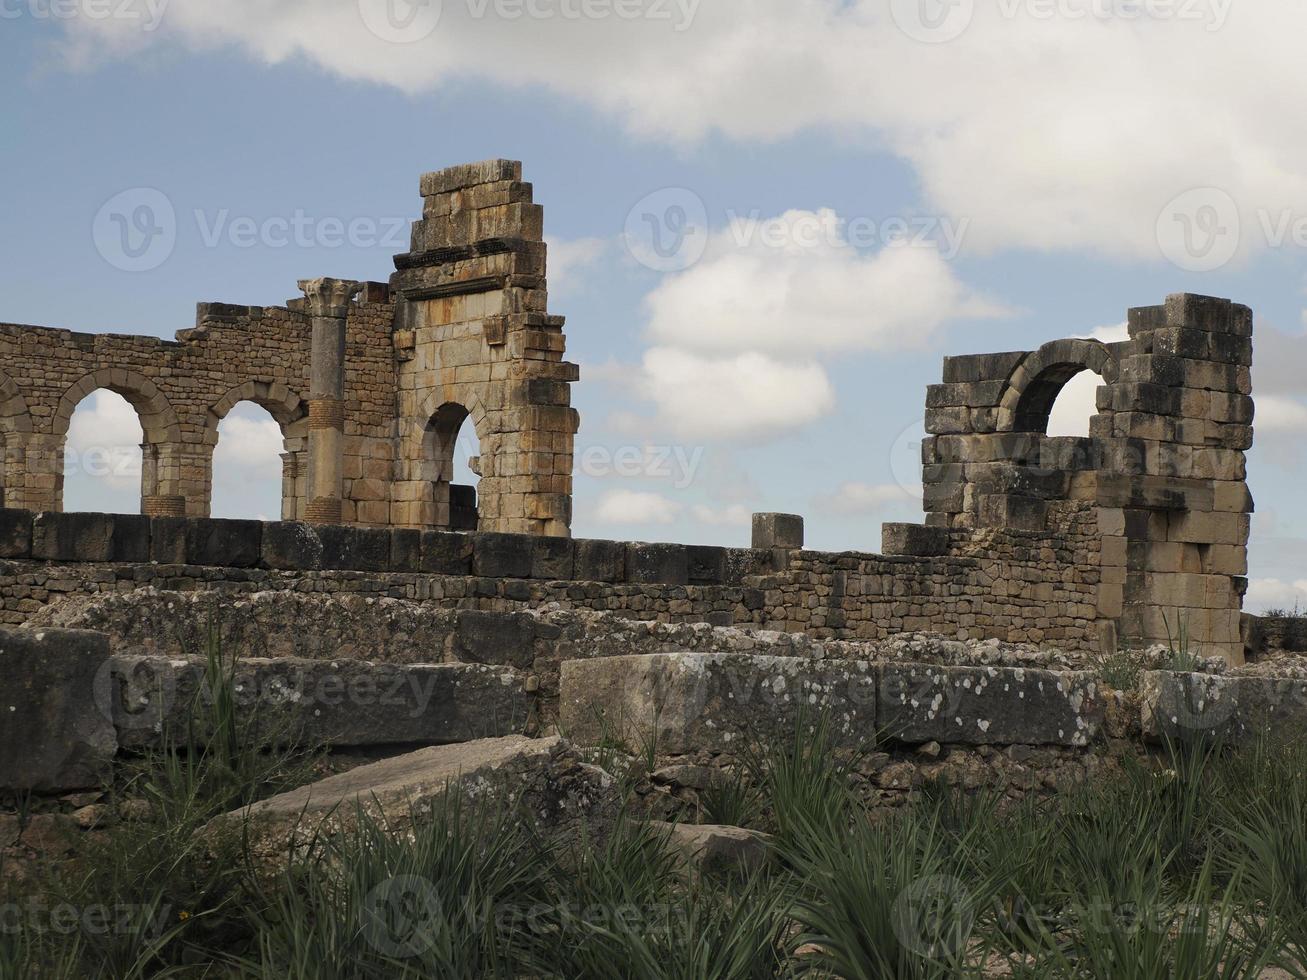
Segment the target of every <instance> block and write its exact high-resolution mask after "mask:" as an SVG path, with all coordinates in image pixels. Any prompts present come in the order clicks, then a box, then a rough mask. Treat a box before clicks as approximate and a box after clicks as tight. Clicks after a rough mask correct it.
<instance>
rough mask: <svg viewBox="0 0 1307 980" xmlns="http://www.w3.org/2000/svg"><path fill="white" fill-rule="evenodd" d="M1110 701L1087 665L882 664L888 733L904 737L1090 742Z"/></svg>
mask: <svg viewBox="0 0 1307 980" xmlns="http://www.w3.org/2000/svg"><path fill="white" fill-rule="evenodd" d="M1105 715H1106V709H1105V705H1104V700H1103V697H1102V694H1101V692H1100V690H1099V684H1098V681H1097V679H1096V678H1095V676H1094V675H1093V674H1091V673H1089V672H1087V671H1058V672H1053V671H1047V670H1030V669H1026V668H1022V667H937V666H932V665H928V664H882V665H881V668H880V687H879V720H880V726H881V731H882V733H883V734H884V735H885V736H886V737H887V738H891V739H894V740H896V741H901V742H909V743H924V742H943V743H946V744H947V743H961V744H964V745H1065V746H1081V745H1088V744H1089V742H1090V741H1092V740H1093V739H1094V738H1096V737H1097V736H1098V734H1099V733H1100V732H1101V730H1102V728H1103V723H1104V721H1105Z"/></svg>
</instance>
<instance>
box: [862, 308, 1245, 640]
mask: <svg viewBox="0 0 1307 980" xmlns="http://www.w3.org/2000/svg"><path fill="white" fill-rule="evenodd" d="M1129 330H1130V339H1129V340H1127V341H1123V342H1120V343H1113V344H1104V343H1101V342H1099V341H1094V340H1060V341H1055V342H1053V343H1050V344H1046V345H1045V346H1043V347H1041V348H1040V349H1039V350H1037V351H1019V352H1011V353H1002V354H981V355H970V356H964V357H950V358H946V359H945V362H944V381H943V383H942V384H938V385H932V386H931V387H930V389H929V391H928V393H927V401H926V406H927V407H926V429H927V432H928V433H929V435H928V437H927V439H926V440H925V443H924V444H923V457H922V458H923V482H924V485H925V493H924V506H925V509H926V511H927V512H928V516H927V519H926V526H925V527H922V528H915V529H913V528H909V527H904V526H902V525H897V526H890V527H888V528H887V531H886V550H887V551H893V552H897V553H903V554H917V555H944V554H983V553H985V552H986V550H987V547H988V545H987V544H986V542H985V541H984V538H983V536H981V537H978V536H977V535H976V534H974V533H970V532H977V531H983V530H984V529H992V528H1003V529H1009V530H1011V529H1016V530H1024V531H1029V532H1033V533H1036V534H1044V535H1046V536H1047V537H1048V547H1051V548H1052V549H1054V550H1055V551H1056V550H1065V548H1066V547H1067V546H1070V550H1071V552H1072V556H1071V557H1072V561H1073V562H1075V563H1076V567H1075V568H1074V570H1073V571H1072V574H1073V577H1079V578H1081V579H1082V584H1089V583H1088V581H1087V578H1086V573H1087V572H1088V571H1089V570H1090V569H1091V568H1092V567H1093V566H1094V565H1096V566H1097V568H1098V572H1099V576H1098V579H1097V581H1096V582H1095V584H1096V585H1097V590H1096V606H1097V618H1099V619H1100V620H1102V621H1103V622H1104V623H1108V624H1110V629H1109V630H1107V631H1105V633H1104V643H1105V645H1107V646H1115V645H1116V643H1117V641H1118V639H1120V640H1124V641H1127V642H1133V643H1140V644H1147V643H1151V642H1156V641H1164V640H1171V641H1177V642H1178V639H1179V637H1180V634H1181V633H1182V632H1183V633H1184V634H1185V636H1186V638H1187V640H1188V641H1189V642H1192V643H1193V644H1194V645H1196V646H1200V647H1202V648H1204V649H1207V650H1214V651H1219V652H1221V653H1223V655H1225V656H1226V657H1227V658H1228V659H1230V660H1232V661H1235V662H1238V661H1240V660H1241V659H1242V651H1243V641H1242V638H1241V636H1240V629H1239V627H1240V608H1241V606H1242V599H1243V595H1244V592H1245V591H1246V588H1247V580H1246V578H1244V576H1245V575H1246V574H1247V544H1248V534H1249V516H1248V515H1249V514H1250V513H1251V511H1252V497H1251V495H1250V494H1249V491H1248V486H1247V484H1246V483H1245V482H1244V481H1245V476H1246V469H1245V463H1244V451H1245V450H1247V449H1248V448H1249V447H1250V446H1251V445H1252V427H1251V422H1252V416H1253V402H1252V398H1251V391H1252V380H1251V364H1252V313H1251V311H1250V310H1249V309H1248V308H1247V307H1246V306H1240V305H1237V304H1233V303H1231V302H1230V301H1229V300H1224V299H1217V298H1213V297H1206V296H1193V295H1189V294H1179V295H1175V296H1171V297H1169V298H1168V299H1167V301H1166V303H1165V304H1164V305H1163V306H1155V307H1143V308H1139V309H1133V310H1131V311H1130V313H1129ZM1085 370H1091V371H1094V372H1096V373H1097V374H1098V375H1100V376H1101V377H1102V379H1103V380H1104V382H1105V384H1104V385H1103V386H1102V387H1100V388H1099V389H1098V397H1097V409H1098V414H1097V415H1095V416H1094V417H1093V419H1092V420H1091V421H1090V434H1089V436H1088V437H1087V438H1074V439H1072V438H1053V437H1049V436H1048V435H1047V428H1048V419H1049V413H1050V412H1051V410H1052V407H1053V403H1054V401H1055V399H1056V398H1057V395H1058V393H1059V392H1060V391H1061V389H1062V387H1063V386H1064V385H1065V384H1066V382H1067V381H1069V380H1070V379H1071V378H1072V377H1074V376H1075V375H1076V374H1078V373H1080V372H1081V371H1085ZM1059 502H1072V503H1078V504H1083V505H1084V506H1085V507H1087V508H1090V509H1091V511H1092V513H1093V514H1094V515H1095V518H1094V521H1093V522H1090V525H1091V526H1086V524H1085V522H1081V525H1080V528H1079V529H1078V530H1077V531H1076V532H1075V533H1074V534H1072V535H1071V536H1070V537H1068V536H1067V533H1066V529H1065V528H1063V527H1060V526H1058V522H1059V515H1060V514H1061V513H1062V511H1061V510H1060V509H1059V507H1058V506H1057V505H1058V503H1059ZM1092 524H1096V528H1095V527H1093V526H1092ZM1094 538H1098V539H1101V540H1099V541H1094V540H1093V539H1094ZM1086 563H1087V564H1086ZM1050 571H1051V572H1052V575H1053V577H1052V578H1051V579H1045V580H1043V582H1042V583H1037V584H1043V585H1051V586H1052V587H1053V588H1055V589H1056V588H1058V587H1059V586H1065V585H1066V583H1065V582H1064V581H1060V576H1059V573H1058V572H1057V570H1056V569H1052V570H1050ZM1091 618H1092V617H1091Z"/></svg>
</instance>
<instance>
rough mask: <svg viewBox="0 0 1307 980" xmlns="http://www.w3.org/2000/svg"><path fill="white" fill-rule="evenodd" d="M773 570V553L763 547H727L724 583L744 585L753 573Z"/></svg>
mask: <svg viewBox="0 0 1307 980" xmlns="http://www.w3.org/2000/svg"><path fill="white" fill-rule="evenodd" d="M771 570H772V553H771V552H770V551H764V550H763V549H761V548H727V549H726V562H725V567H724V569H723V575H724V578H723V579H722V581H723V583H724V584H726V585H743V584H744V579H745V578H746V577H748V576H753V575H767V574H769V573H770V572H771Z"/></svg>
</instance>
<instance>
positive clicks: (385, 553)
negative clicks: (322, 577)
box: [317, 524, 391, 572]
mask: <svg viewBox="0 0 1307 980" xmlns="http://www.w3.org/2000/svg"><path fill="white" fill-rule="evenodd" d="M317 532H318V537H319V538H320V539H321V541H322V567H323V568H328V569H340V570H344V571H356V572H384V571H386V570H387V569H388V568H389V567H390V548H391V531H390V529H388V528H376V527H349V526H346V525H341V524H323V525H319V526H318V528H317Z"/></svg>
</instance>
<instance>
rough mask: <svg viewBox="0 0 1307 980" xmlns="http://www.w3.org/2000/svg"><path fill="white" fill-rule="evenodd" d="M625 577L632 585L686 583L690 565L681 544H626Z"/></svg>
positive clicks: (688, 580) (688, 577)
mask: <svg viewBox="0 0 1307 980" xmlns="http://www.w3.org/2000/svg"><path fill="white" fill-rule="evenodd" d="M626 581H628V582H631V583H633V584H636V585H688V584H689V582H690V566H689V558H688V556H687V555H686V552H685V545H683V544H646V543H642V542H632V543H630V544H628V545H627V546H626Z"/></svg>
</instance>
